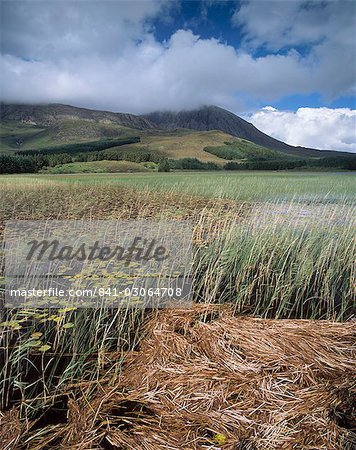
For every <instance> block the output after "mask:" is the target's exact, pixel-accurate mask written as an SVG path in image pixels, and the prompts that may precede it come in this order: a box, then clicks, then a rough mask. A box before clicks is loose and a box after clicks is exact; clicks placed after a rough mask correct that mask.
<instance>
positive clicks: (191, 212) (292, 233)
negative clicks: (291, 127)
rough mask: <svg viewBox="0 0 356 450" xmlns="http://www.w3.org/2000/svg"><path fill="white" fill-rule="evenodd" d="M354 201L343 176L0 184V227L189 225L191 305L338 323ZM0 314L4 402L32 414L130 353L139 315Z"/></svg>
mask: <svg viewBox="0 0 356 450" xmlns="http://www.w3.org/2000/svg"><path fill="white" fill-rule="evenodd" d="M355 199H356V183H355V176H354V175H352V174H350V173H302V172H283V173H273V172H268V173H267V172H266V173H263V172H258V173H254V172H241V173H240V172H239V173H222V172H221V173H220V172H209V173H196V172H195V173H179V172H176V173H167V174H165V173H142V174H122V175H120V174H119V175H116V174H115V175H112V174H95V175H92V174H91V175H89V174H88V175H87V174H75V175H26V176H1V177H0V217H1V224H0V225H1V230H3V228H4V225H5V221H6V220H11V219H34V220H39V219H69V220H74V219H86V220H95V219H112V220H121V219H137V218H146V219H153V220H159V219H167V218H168V219H173V220H189V221H190V222H191V223H192V224H193V229H194V236H193V242H194V248H195V258H194V275H195V278H196V283H195V288H194V298H193V300H194V301H195V302H199V303H231V304H232V305H233V309H234V311H235V312H238V313H239V314H248V315H253V316H256V317H263V318H315V319H320V318H323V319H332V320H337V321H343V320H347V319H350V318H351V317H354V309H353V308H354V295H355V292H354V284H355V272H354V260H355V253H356V251H355V241H354V233H355V225H356V224H355V218H356V207H355ZM1 314H2V319H1V321H0V322H2V326H1V328H0V341H1V347H2V348H3V349H7V350H6V352H5V353H4V354H3V355H2V358H3V360H4V364H2V366H1V369H0V391H1V392H2V398H1V403H2V405H3V406H6V407H8V406H9V405H10V404H11V401H10V398H12V399H13V400H15V401H16V400H21V399H22V401H23V402H24V403H23V407H24V409H25V410H26V414H27V415H28V416H35V417H36V414H38V411H39V408H41V407H43V405H46V404H48V402H49V401H50V400H51V398H53V397H51V396H53V395H57V396H60V395H61V392H62V389H63V388H64V387H65V386H67V385H68V384H69V383H73V382H75V381H78V380H86V381H87V382H89V381H90V382H92V383H95V382H96V381H95V380H98V379H99V377H100V376H102V372H103V368H104V367H105V361H106V356H105V355H107V354H108V352H113V351H114V352H118V354H119V355H123V354H124V352H126V351H128V350H130V349H133V348H135V347H136V346H137V343H138V342H139V341H140V339H141V336H142V334H141V333H142V330H141V325H142V323H143V318H144V317H145V312H144V311H143V310H140V309H136V308H133V309H125V310H118V311H116V312H115V313H112V312H110V311H109V310H106V309H105V308H104V309H100V310H88V309H87V310H81V311H77V310H65V309H64V310H63V311H61V312H58V311H55V312H53V311H50V310H46V311H40V312H39V311H38V310H37V311H36V310H34V311H28V312H26V314H25V315H24V314H23V313H21V311H18V310H2V311H1ZM68 324H70V325H68ZM33 336H36V340H35V341H34V337H33ZM40 348H41V349H42V350H39V349H40ZM9 349H11V350H9ZM120 358H121V359H120ZM120 358H119V361H123V357H120ZM120 364H121V363H120V362H119V363H118V364H117V367H116V369H115V370H117V373H119V372H120V367H121V366H120ZM19 367H21V368H22V369H21V370H19ZM39 374H40V375H39ZM89 391H90V389H89ZM89 391H86V392H87V394H88V395H89ZM87 394H86V395H87ZM29 399H32V400H31V401H30V400H29Z"/></svg>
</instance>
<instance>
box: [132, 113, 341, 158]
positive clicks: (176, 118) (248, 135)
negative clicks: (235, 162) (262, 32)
mask: <svg viewBox="0 0 356 450" xmlns="http://www.w3.org/2000/svg"><path fill="white" fill-rule="evenodd" d="M141 117H144V118H145V119H147V120H149V121H150V122H151V123H153V124H155V126H156V127H157V128H163V129H166V130H171V129H176V128H191V129H193V130H200V131H208V130H220V131H224V132H225V133H228V134H231V135H233V136H237V137H239V138H242V139H246V140H248V141H251V142H254V143H255V144H258V145H261V146H263V147H267V148H270V149H272V150H279V151H282V152H284V153H288V154H291V155H298V156H307V157H310V156H315V157H320V156H328V152H326V155H323V153H325V152H324V151H321V150H315V149H309V148H304V147H294V146H292V145H288V144H286V143H285V142H281V141H279V140H277V139H274V138H272V137H271V136H268V135H267V134H265V133H263V132H262V131H260V130H258V129H257V128H256V127H255V126H254V125H252V123H249V122H247V121H246V120H244V119H242V118H241V117H238V116H237V115H236V114H234V113H232V112H230V111H226V110H225V109H222V108H219V107H218V106H204V107H202V108H199V109H196V110H192V111H179V112H172V111H158V112H153V113H150V114H145V115H143V116H141ZM330 153H333V152H330Z"/></svg>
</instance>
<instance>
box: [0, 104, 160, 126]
mask: <svg viewBox="0 0 356 450" xmlns="http://www.w3.org/2000/svg"><path fill="white" fill-rule="evenodd" d="M78 119H81V120H90V121H93V122H102V123H114V124H118V125H122V126H124V127H129V128H136V129H139V130H146V129H149V128H154V125H153V124H151V123H150V122H149V120H147V119H145V118H144V117H143V116H136V115H134V114H126V113H113V112H110V111H97V110H93V109H86V108H77V107H75V106H69V105H61V104H56V103H54V104H49V105H42V104H38V105H15V104H5V103H2V104H1V105H0V120H1V121H17V122H21V123H27V124H32V125H37V126H39V127H49V126H53V125H55V124H57V123H58V122H60V121H63V120H78Z"/></svg>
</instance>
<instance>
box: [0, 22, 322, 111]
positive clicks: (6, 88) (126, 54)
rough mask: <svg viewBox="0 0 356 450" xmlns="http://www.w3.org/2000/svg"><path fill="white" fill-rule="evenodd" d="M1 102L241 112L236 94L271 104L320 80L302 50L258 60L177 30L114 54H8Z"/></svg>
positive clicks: (130, 44)
mask: <svg viewBox="0 0 356 450" xmlns="http://www.w3.org/2000/svg"><path fill="white" fill-rule="evenodd" d="M0 66H1V69H2V83H1V84H2V88H3V93H2V99H3V100H5V101H20V102H21V101H27V102H36V101H37V102H38V101H41V102H46V101H47V102H62V103H74V104H77V105H81V106H88V107H98V108H99V107H102V108H111V109H114V110H117V111H118V110H126V111H128V112H136V113H139V112H146V111H152V110H154V109H162V108H163V109H164V108H170V109H182V108H192V107H196V106H199V105H202V104H217V105H219V106H223V107H227V108H230V109H231V108H233V109H234V110H241V109H243V107H244V106H243V105H240V104H239V103H238V100H237V98H238V95H237V94H238V93H241V92H243V93H244V94H247V95H248V96H249V97H250V98H252V99H260V100H263V99H264V100H265V101H272V100H275V99H277V98H280V97H281V96H283V95H287V94H289V93H290V92H291V86H293V92H294V93H297V92H300V93H307V92H310V91H313V90H314V89H315V88H316V87H317V85H318V84H319V82H320V81H319V79H318V77H316V76H315V74H314V72H313V70H312V69H310V67H308V66H307V65H306V64H305V62H304V61H303V60H302V59H301V58H300V56H299V55H298V53H297V52H294V51H291V52H289V53H288V54H287V55H267V56H265V57H261V58H257V59H254V58H253V57H252V56H251V55H249V54H247V53H243V52H237V51H236V50H235V49H234V48H233V47H232V46H229V45H226V44H223V43H221V42H219V41H218V40H216V39H200V38H199V36H196V35H194V34H193V33H192V32H191V31H186V30H178V31H176V32H175V33H174V34H173V35H172V37H171V39H170V40H169V41H168V42H167V43H163V44H162V43H159V42H157V41H156V40H155V39H154V38H153V36H152V35H150V34H148V35H145V37H144V39H143V40H142V41H141V42H140V43H136V42H132V41H129V42H127V43H126V45H125V48H124V49H123V50H122V51H120V52H119V53H118V54H117V55H115V57H111V58H106V57H103V56H102V55H100V54H99V55H97V54H90V55H83V56H82V55H80V56H75V57H73V56H68V57H66V58H58V59H56V60H55V61H53V60H52V59H41V60H24V59H22V58H20V57H16V56H13V55H2V57H1V61H0Z"/></svg>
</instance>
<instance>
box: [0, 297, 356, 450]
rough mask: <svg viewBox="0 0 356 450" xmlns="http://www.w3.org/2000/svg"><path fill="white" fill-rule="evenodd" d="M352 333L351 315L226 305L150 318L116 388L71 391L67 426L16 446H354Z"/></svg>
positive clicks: (1, 435)
mask: <svg viewBox="0 0 356 450" xmlns="http://www.w3.org/2000/svg"><path fill="white" fill-rule="evenodd" d="M355 334H356V326H355V322H348V323H333V322H326V321H310V320H264V319H263V320H262V319H252V318H244V317H234V316H233V313H232V309H231V307H230V306H223V307H219V306H206V305H199V306H195V307H194V308H192V309H190V310H164V311H161V312H159V313H155V314H154V316H152V317H151V319H150V320H149V321H148V322H147V325H146V330H145V338H144V339H143V340H142V342H141V344H140V348H139V350H138V351H137V352H134V353H132V354H130V355H129V356H128V358H127V361H126V364H125V367H124V370H123V372H122V373H121V375H120V377H119V379H118V380H116V381H115V383H107V382H106V383H103V384H102V385H98V387H97V389H96V393H95V395H94V396H91V397H90V398H88V397H85V396H77V398H76V399H75V398H74V394H73V391H72V392H71V394H68V395H71V398H70V400H69V401H68V420H67V422H66V423H63V424H57V425H48V426H47V427H46V428H42V429H40V430H36V431H34V430H32V431H31V430H29V431H28V432H27V433H22V435H21V438H20V441H21V444H19V445H18V446H17V447H16V449H17V448H19V449H31V450H44V449H50V448H51V449H66V450H89V449H91V450H94V449H116V448H117V449H130V450H142V449H145V450H163V449H165V450H167V449H185V450H188V449H218V448H222V449H229V450H232V449H235V450H237V449H240V450H249V449H250V450H254V449H256V450H257V449H264V450H269V449H271V450H272V449H275V450H283V449H309V450H312V449H314V450H324V449H325V450H326V449H327V450H331V449H340V450H341V449H352V448H355V447H354V445H356V441H355V431H356V430H355V426H356V416H355V413H356V411H355V394H356V393H355V379H354V374H355V373H356V370H355V369H356V361H355V345H354V344H355ZM115 359H116V356H115V355H111V361H112V362H111V365H112V366H113V365H114V364H115ZM109 373H110V371H109ZM107 375H108V373H106V378H107ZM82 384H83V383H81V387H80V389H81V390H82ZM13 421H15V422H16V421H18V419H16V418H14V419H13ZM16 423H17V422H16ZM18 430H19V429H18ZM18 432H19V433H20V431H18ZM8 433H9V432H8V431H7V428H6V427H5V428H3V429H2V430H1V431H0V441H3V440H4V439H5V442H7V441H6V439H9V438H8V437H7V436H8ZM20 434H21V433H20ZM10 439H11V437H10ZM12 439H14V437H12ZM219 442H220V443H219ZM5 448H6V447H5ZM13 448H15V447H13Z"/></svg>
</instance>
